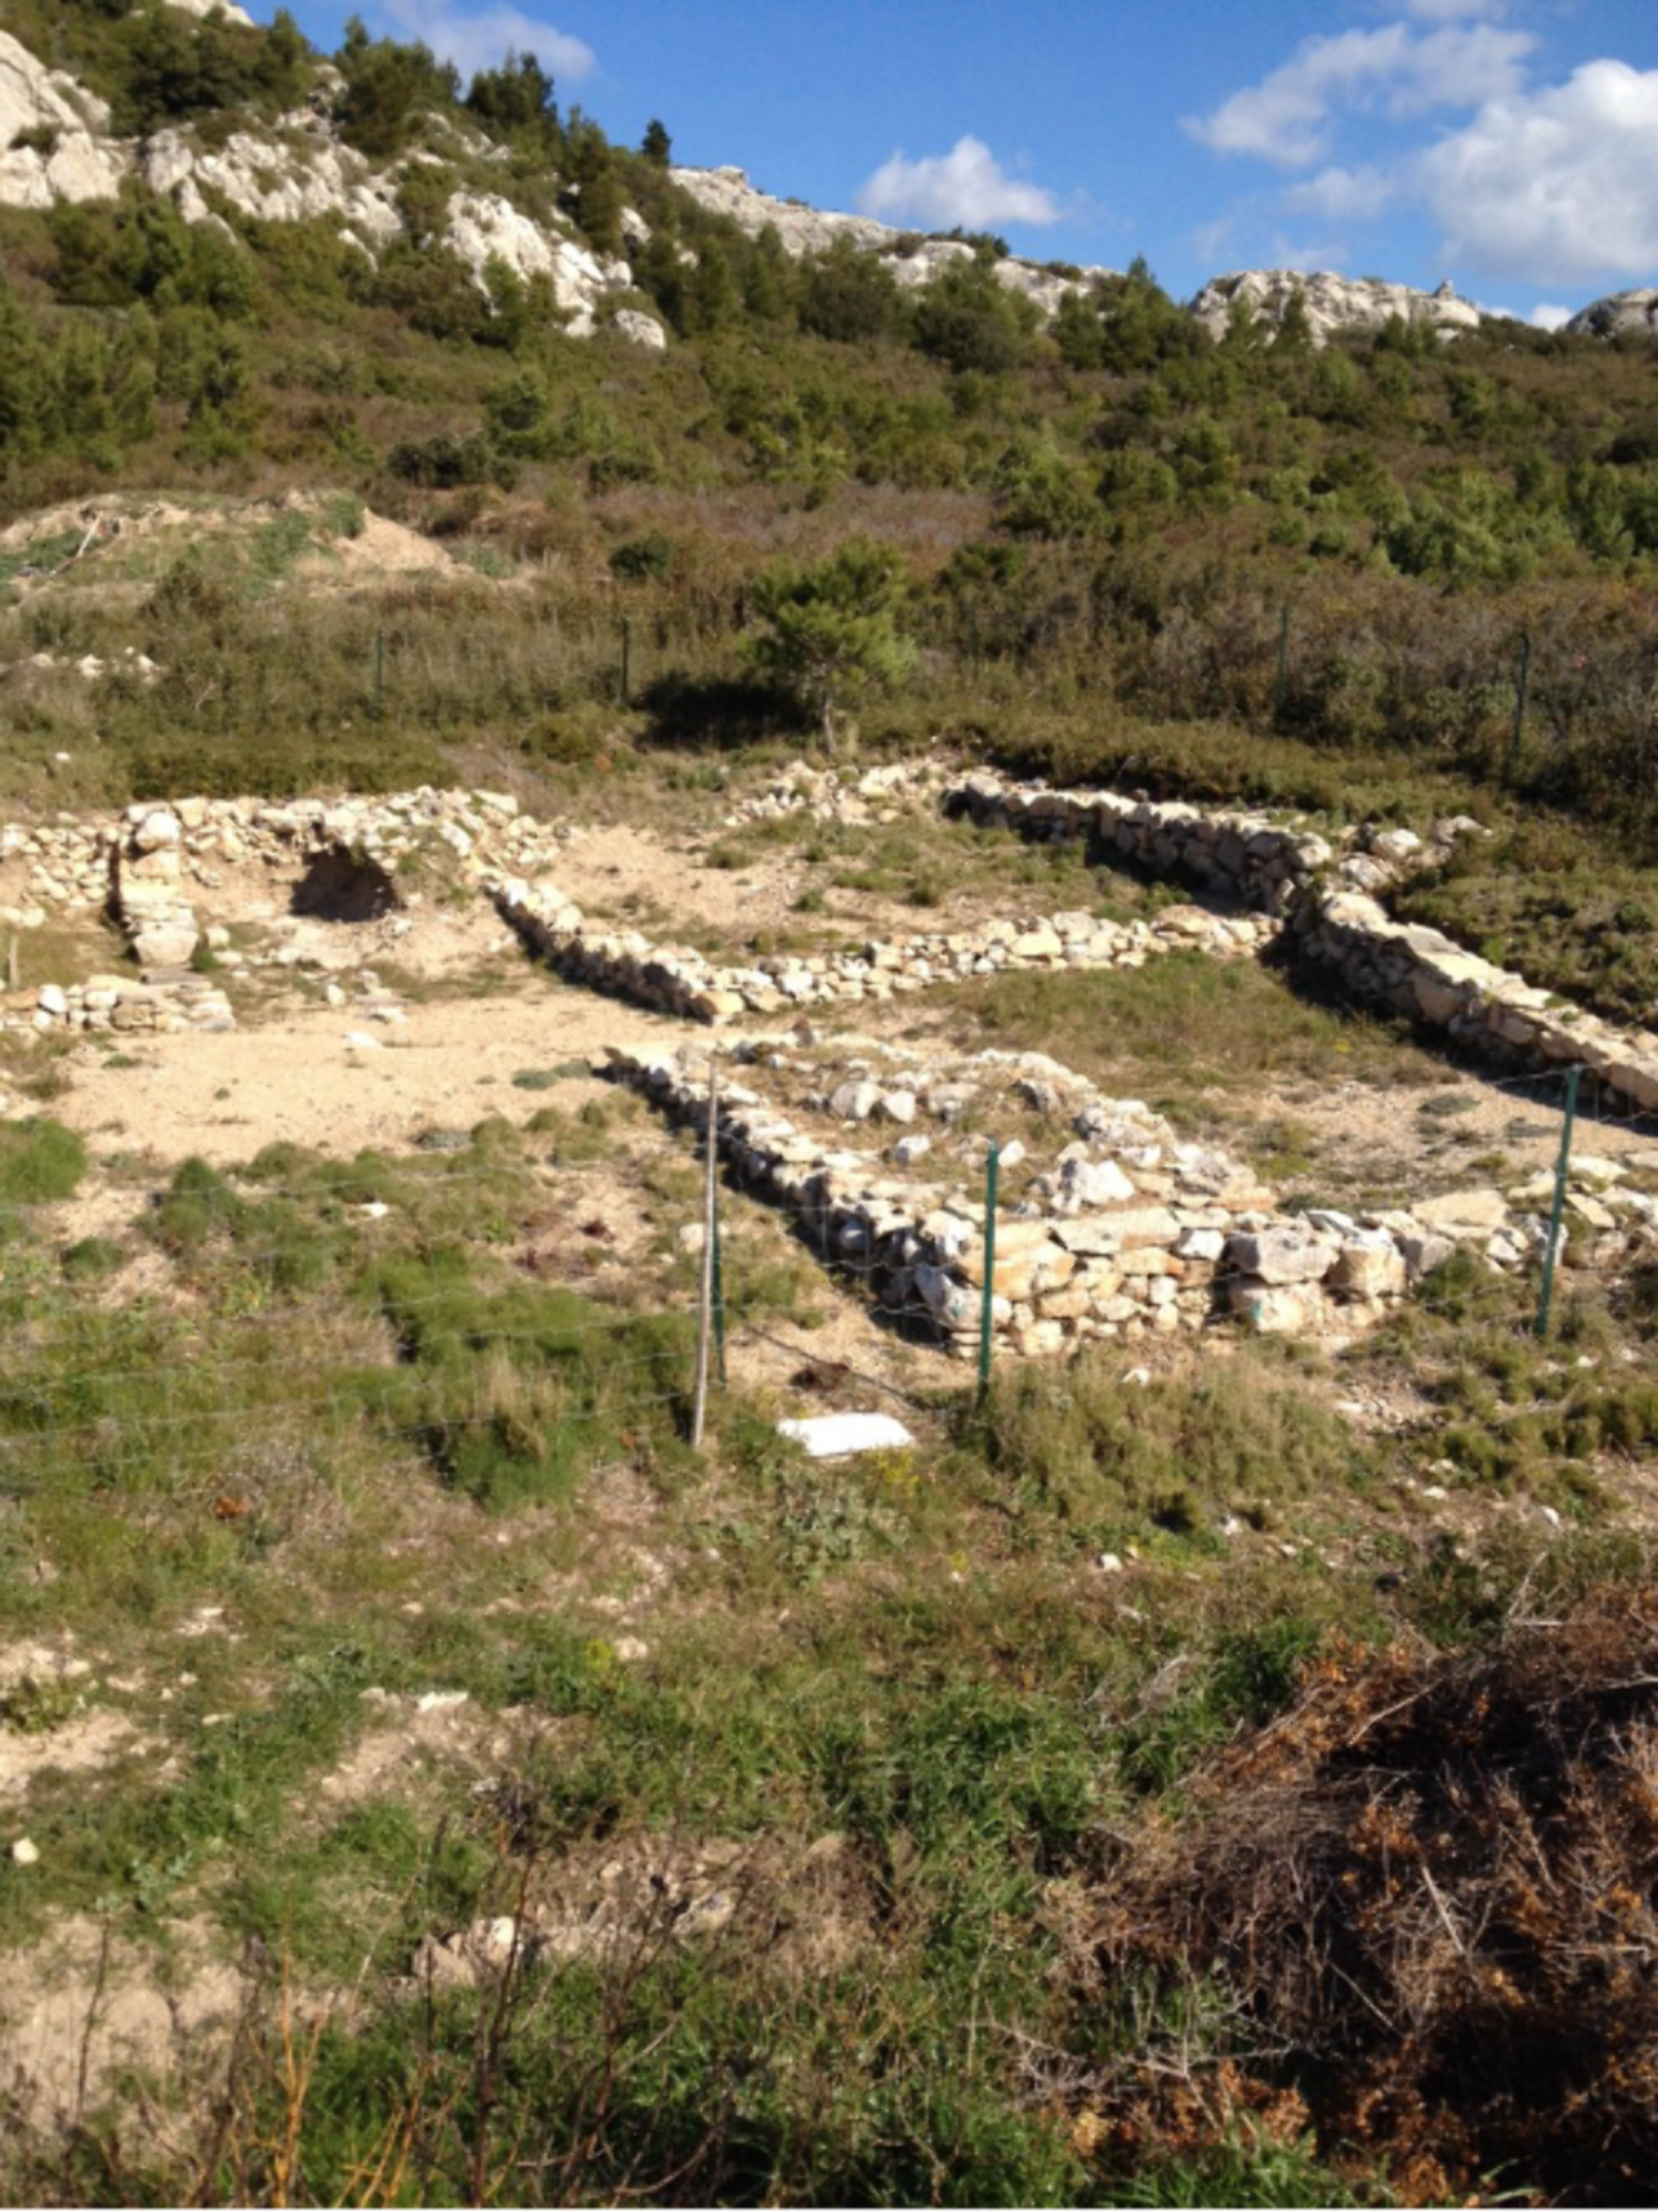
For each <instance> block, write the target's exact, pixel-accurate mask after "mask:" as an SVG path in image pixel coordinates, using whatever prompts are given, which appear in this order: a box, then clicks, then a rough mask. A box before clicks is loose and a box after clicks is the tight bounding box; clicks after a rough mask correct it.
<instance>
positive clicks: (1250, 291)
mask: <svg viewBox="0 0 1658 2212" xmlns="http://www.w3.org/2000/svg"><path fill="white" fill-rule="evenodd" d="M1298 297H1299V298H1300V300H1301V302H1302V309H1303V310H1304V311H1305V315H1306V322H1307V327H1308V330H1309V332H1310V334H1311V335H1312V340H1313V343H1314V345H1316V346H1321V347H1322V346H1325V345H1328V344H1329V342H1330V340H1331V339H1332V338H1333V337H1335V336H1336V335H1337V334H1338V333H1340V332H1344V331H1378V330H1382V329H1384V328H1385V326H1386V325H1387V324H1388V323H1389V322H1392V320H1393V319H1394V317H1395V315H1396V316H1397V317H1398V318H1399V319H1400V321H1401V322H1405V323H1407V324H1408V325H1409V326H1410V327H1411V328H1412V329H1418V328H1421V327H1423V326H1426V327H1428V328H1430V329H1432V330H1435V331H1437V332H1438V333H1439V334H1440V336H1441V337H1460V336H1461V335H1462V334H1464V333H1465V332H1466V331H1472V330H1477V329H1478V328H1479V325H1480V322H1481V316H1480V312H1479V310H1478V309H1477V307H1475V306H1474V305H1473V304H1472V303H1471V302H1470V301H1468V300H1466V299H1459V298H1457V296H1456V294H1455V292H1454V290H1453V288H1452V287H1451V286H1450V285H1449V284H1442V285H1441V287H1439V289H1438V291H1437V292H1419V291H1414V290H1413V289H1412V288H1411V287H1410V286H1409V285H1404V284H1387V283H1384V281H1383V279H1382V278H1381V277H1379V276H1337V275H1335V274H1334V272H1333V271H1331V270H1328V269H1321V270H1318V271H1317V272H1315V273H1314V274H1312V275H1308V274H1306V273H1304V272H1303V271H1302V270H1299V269H1244V270H1241V271H1239V272H1238V273H1237V274H1235V275H1231V276H1216V277H1214V278H1212V279H1211V280H1210V281H1209V283H1208V284H1206V285H1205V286H1204V287H1203V289H1202V291H1201V292H1199V293H1198V295H1197V298H1196V299H1194V300H1193V302H1192V312H1193V314H1194V315H1196V316H1197V320H1198V322H1201V323H1202V325H1203V327H1204V329H1205V330H1207V331H1208V334H1209V335H1210V337H1211V338H1216V339H1220V338H1223V337H1224V336H1225V335H1226V332H1227V327H1228V324H1229V323H1230V322H1231V320H1232V316H1233V314H1234V313H1236V312H1237V311H1238V310H1239V309H1240V308H1243V309H1244V310H1248V312H1249V313H1250V315H1251V316H1252V318H1253V319H1254V321H1255V322H1256V323H1257V324H1265V325H1267V327H1268V328H1270V329H1272V330H1274V331H1276V330H1278V329H1279V326H1280V325H1281V324H1282V322H1283V320H1284V317H1285V315H1286V314H1287V313H1288V312H1289V311H1290V305H1291V303H1292V302H1293V301H1294V300H1295V299H1296V298H1298Z"/></svg>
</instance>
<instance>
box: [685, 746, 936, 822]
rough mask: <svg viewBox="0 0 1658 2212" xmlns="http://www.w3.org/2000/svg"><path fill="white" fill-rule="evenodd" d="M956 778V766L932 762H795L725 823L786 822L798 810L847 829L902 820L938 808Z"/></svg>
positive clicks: (820, 820) (816, 819) (729, 815)
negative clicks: (856, 766) (859, 766)
mask: <svg viewBox="0 0 1658 2212" xmlns="http://www.w3.org/2000/svg"><path fill="white" fill-rule="evenodd" d="M951 781H952V770H950V769H947V768H943V767H938V766H935V765H934V764H933V763H931V762H929V761H894V762H892V763H891V764H889V765H888V766H887V767H879V768H866V769H864V770H863V771H862V773H861V774H856V775H855V774H854V773H853V772H852V771H851V770H849V769H848V770H844V771H843V770H841V769H838V768H816V767H812V766H811V763H810V762H808V761H804V760H793V761H790V762H789V764H788V767H786V768H781V769H779V770H778V772H777V774H776V776H775V777H773V778H772V780H771V781H770V782H769V783H768V784H767V785H766V787H765V790H763V791H759V792H756V793H755V795H754V796H753V798H752V799H745V800H743V801H742V802H741V804H740V805H739V806H737V807H735V808H734V809H733V810H732V812H731V813H729V814H726V815H724V816H723V817H722V819H721V827H722V828H725V829H741V827H742V826H743V825H744V824H745V823H749V822H786V821H788V819H789V817H790V816H791V815H794V814H809V815H810V816H811V819H812V820H813V821H814V822H823V823H825V824H828V825H834V826H836V827H839V828H846V829H858V828H864V827H867V826H868V825H870V824H871V823H877V824H879V823H887V822H896V821H899V820H901V819H902V817H903V816H904V815H905V814H913V813H918V812H920V811H922V810H924V809H928V808H931V807H935V806H936V805H937V804H938V802H939V800H940V795H941V794H942V792H943V790H945V788H946V786H947V785H948V784H949V783H950V782H951Z"/></svg>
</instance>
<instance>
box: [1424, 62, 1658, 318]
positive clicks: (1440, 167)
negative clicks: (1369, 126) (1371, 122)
mask: <svg viewBox="0 0 1658 2212" xmlns="http://www.w3.org/2000/svg"><path fill="white" fill-rule="evenodd" d="M1416 173H1417V179H1418V183H1419V191H1420V193H1421V195H1422V197H1423V198H1424V199H1425V200H1426V202H1427V205H1428V206H1429V207H1430V209H1431V211H1432V212H1433V214H1434V215H1435V216H1436V217H1437V218H1438V220H1439V221H1440V223H1441V225H1442V227H1443V229H1444V233H1445V237H1446V240H1447V243H1448V245H1449V247H1450V250H1451V252H1452V253H1453V254H1454V256H1455V257H1457V258H1459V259H1460V258H1465V259H1466V260H1468V261H1470V262H1472V263H1475V264H1476V265H1477V266H1478V267H1480V268H1484V269H1489V270H1493V271H1496V272H1499V273H1500V274H1502V275H1512V276H1518V277H1529V278H1530V279H1531V281H1532V282H1533V283H1535V284H1569V283H1575V282H1578V281H1580V280H1582V279H1584V278H1589V277H1594V276H1601V275H1639V276H1644V277H1646V278H1647V279H1648V280H1649V281H1650V279H1651V276H1652V272H1653V269H1654V266H1655V265H1658V69H1648V70H1639V69H1633V68H1631V67H1630V66H1629V64H1628V63H1627V62H1618V61H1606V60H1602V61H1594V62H1586V63H1584V64H1583V65H1582V68H1580V69H1577V70H1574V71H1573V73H1572V75H1571V76H1570V77H1569V78H1568V79H1567V81H1566V82H1565V83H1564V84H1563V85H1547V86H1543V87H1541V88H1538V89H1537V90H1536V91H1535V92H1531V93H1526V94H1524V95H1519V96H1515V97H1505V98H1501V99H1492V100H1490V101H1489V102H1488V103H1487V104H1486V105H1485V106H1484V107H1483V108H1481V110H1480V111H1479V113H1478V114H1477V115H1476V116H1475V117H1474V119H1473V121H1472V122H1471V123H1467V124H1466V125H1465V127H1464V128H1463V129H1461V130H1459V131H1455V132H1453V133H1452V134H1451V135H1450V136H1448V137H1446V138H1443V139H1442V140H1441V141H1440V143H1439V144H1438V145H1437V146H1431V147H1430V148H1429V149H1428V151H1427V152H1426V153H1425V154H1423V155H1421V156H1420V157H1419V159H1418V161H1417V163H1416Z"/></svg>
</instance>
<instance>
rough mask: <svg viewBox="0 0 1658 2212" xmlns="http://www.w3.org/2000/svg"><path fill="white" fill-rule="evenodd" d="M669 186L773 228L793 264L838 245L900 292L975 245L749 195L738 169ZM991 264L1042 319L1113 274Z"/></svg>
mask: <svg viewBox="0 0 1658 2212" xmlns="http://www.w3.org/2000/svg"><path fill="white" fill-rule="evenodd" d="M673 181H674V182H675V183H676V184H677V185H679V187H680V188H681V190H682V191H683V192H687V193H690V194H691V197H692V198H693V199H694V200H695V201H696V203H697V204H698V205H699V206H702V207H706V208H707V209H709V210H710V211H711V212H712V213H713V214H715V215H720V216H725V217H729V218H730V220H731V221H732V222H734V223H735V224H736V225H737V227H738V228H739V229H741V230H742V231H743V232H744V233H746V235H747V236H748V237H750V238H758V237H760V236H761V234H762V233H763V232H764V231H765V230H767V229H770V230H775V231H776V235H777V239H778V241H779V243H780V244H781V245H782V248H783V250H784V252H786V253H788V254H789V255H791V256H792V257H793V258H794V259H795V260H797V261H799V260H800V259H801V258H802V257H803V256H805V255H807V254H813V253H827V252H830V251H831V249H832V248H834V247H835V245H837V244H839V243H840V242H841V241H842V240H845V241H847V243H849V244H851V245H853V246H856V247H857V248H858V250H859V252H865V253H877V254H880V255H881V256H882V258H883V259H884V260H886V261H887V262H888V263H889V265H890V267H891V269H892V273H893V276H894V278H895V279H896V280H897V282H898V283H899V284H900V285H901V286H902V287H904V288H905V290H906V291H916V290H919V289H920V288H921V287H923V286H924V285H928V284H930V283H931V282H932V281H933V279H934V278H935V277H937V276H938V275H940V274H941V273H942V272H943V271H944V270H947V269H950V268H957V267H961V266H962V265H963V264H964V263H971V262H972V261H973V259H974V257H975V248H974V246H973V244H972V243H971V242H970V241H969V240H965V239H955V238H924V237H922V236H920V235H919V234H918V233H917V232H916V231H913V230H909V231H906V230H895V229H893V227H892V226H891V224H888V223H878V222H877V221H876V220H875V219H874V217H871V216H865V215H838V214H835V213H834V212H832V211H827V210H823V209H820V208H816V207H808V206H807V205H805V204H804V203H803V202H802V201H800V200H778V199H775V198H774V197H773V196H772V194H771V193H765V192H758V191H756V190H755V188H754V187H753V185H752V184H751V183H750V182H749V181H748V174H747V172H746V170H741V169H676V170H674V171H673ZM992 265H993V267H994V269H995V272H996V279H997V282H998V284H1000V285H1003V286H1005V287H1006V288H1007V289H1008V290H1009V291H1010V292H1013V293H1016V294H1018V295H1019V296H1020V297H1021V298H1025V299H1028V300H1030V301H1031V302H1032V304H1033V306H1034V307H1035V308H1037V310H1039V311H1040V312H1041V314H1042V315H1043V316H1044V318H1049V317H1052V316H1053V315H1055V314H1057V312H1058V309H1059V303H1060V301H1061V300H1062V299H1063V298H1064V297H1065V295H1066V293H1067V292H1068V291H1073V290H1075V289H1077V288H1078V287H1085V286H1090V285H1092V284H1095V283H1097V282H1099V281H1100V280H1101V279H1103V278H1105V277H1109V276H1112V275H1115V270H1111V269H1102V268H1092V267H1091V268H1077V267H1074V266H1072V265H1069V264H1067V263H1037V262H1031V261H1024V260H1022V259H1021V258H1020V256H1019V255H1018V254H999V255H998V256H997V258H996V260H995V262H994V263H993V264H992Z"/></svg>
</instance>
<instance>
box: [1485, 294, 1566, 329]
mask: <svg viewBox="0 0 1658 2212" xmlns="http://www.w3.org/2000/svg"><path fill="white" fill-rule="evenodd" d="M1499 311H1500V310H1496V309H1493V310H1492V312H1493V313H1497V312H1499ZM1576 311H1577V310H1575V309H1574V308H1569V307H1556V306H1555V304H1554V302H1553V301H1552V300H1543V301H1540V302H1539V303H1538V305H1537V306H1535V308H1533V310H1532V311H1531V315H1530V318H1529V320H1530V321H1531V322H1534V323H1535V325H1536V327H1537V329H1538V330H1561V329H1563V328H1564V327H1565V325H1566V324H1567V323H1568V322H1570V321H1571V318H1572V316H1573V315H1574V314H1575V313H1576Z"/></svg>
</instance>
